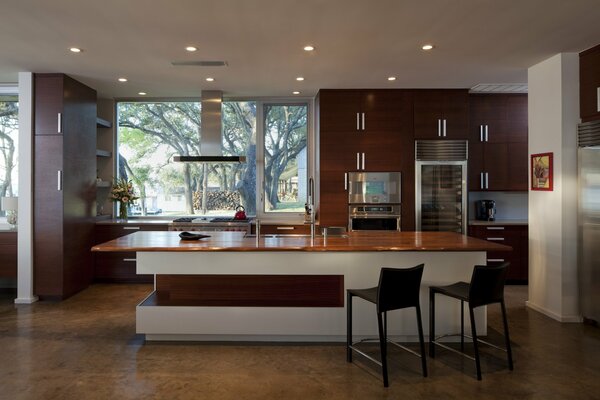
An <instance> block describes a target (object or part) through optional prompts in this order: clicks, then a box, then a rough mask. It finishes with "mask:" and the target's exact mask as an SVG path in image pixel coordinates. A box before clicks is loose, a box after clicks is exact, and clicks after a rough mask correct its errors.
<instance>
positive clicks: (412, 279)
mask: <svg viewBox="0 0 600 400" xmlns="http://www.w3.org/2000/svg"><path fill="white" fill-rule="evenodd" d="M424 266H425V264H420V265H417V266H416V267H412V268H381V273H380V274H379V286H378V287H377V312H385V311H390V310H397V309H399V308H406V307H416V306H418V305H419V292H420V289H421V278H422V277H423V268H424Z"/></svg>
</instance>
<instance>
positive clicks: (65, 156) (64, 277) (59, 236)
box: [33, 74, 96, 298]
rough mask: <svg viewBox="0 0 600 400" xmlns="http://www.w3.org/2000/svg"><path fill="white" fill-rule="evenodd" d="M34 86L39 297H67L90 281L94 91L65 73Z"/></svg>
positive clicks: (48, 76)
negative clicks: (58, 115) (59, 123)
mask: <svg viewBox="0 0 600 400" xmlns="http://www.w3.org/2000/svg"><path fill="white" fill-rule="evenodd" d="M34 81H35V88H34V104H35V117H34V121H35V125H34V132H35V139H34V141H35V146H34V155H33V160H34V162H33V164H34V165H33V170H34V172H33V181H34V190H33V205H34V206H33V225H34V235H33V249H34V260H33V261H34V274H35V294H37V295H39V296H42V297H50V298H66V297H68V296H70V295H72V294H74V293H76V292H78V291H79V290H82V289H84V288H85V287H87V285H88V284H89V283H90V282H91V279H92V265H93V262H92V256H91V252H90V247H91V245H92V242H93V234H94V232H93V229H94V217H95V214H96V212H95V207H94V204H95V198H96V162H95V160H96V91H95V90H94V89H91V88H89V87H87V86H85V85H83V84H82V83H80V82H77V81H76V80H74V79H72V78H70V77H68V76H66V75H63V74H35V78H34ZM57 113H60V114H61V117H60V118H58V117H57ZM59 119H60V122H61V126H60V129H58V128H59V126H58V122H59Z"/></svg>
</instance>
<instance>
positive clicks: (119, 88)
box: [0, 0, 600, 98]
mask: <svg viewBox="0 0 600 400" xmlns="http://www.w3.org/2000/svg"><path fill="white" fill-rule="evenodd" d="M599 3H600V1H599V0H503V1H498V0H370V1H367V0H303V1H299V0H212V1H209V0H152V1H149V0H125V1H123V0H101V1H100V0H98V1H94V2H92V1H81V0H79V1H77V0H52V1H49V0H20V1H14V0H10V1H9V0H0V83H9V82H15V81H16V80H17V72H18V71H33V72H64V73H67V74H69V75H71V76H73V77H75V78H76V79H79V80H81V81H83V82H84V83H87V84H88V85H90V86H92V87H94V88H96V89H97V90H98V92H99V95H100V96H101V97H121V98H122V97H137V92H139V91H145V92H147V93H148V96H152V97H160V96H169V97H185V96H198V95H199V93H200V91H201V90H202V89H221V90H223V91H224V94H225V95H227V96H230V97H231V96H282V95H283V96H287V95H290V94H291V92H292V91H293V90H300V91H302V95H307V96H313V95H315V94H316V92H317V91H318V89H319V88H367V87H368V88H402V87H404V88H407V87H413V88H423V87H472V86H474V85H476V84H479V83H525V82H526V80H527V68H528V67H530V66H531V65H534V64H536V63H538V62H540V61H542V60H544V59H546V58H548V57H550V56H552V55H554V54H556V53H560V52H580V51H582V50H584V49H586V48H589V47H591V46H594V45H596V44H600V6H599V5H600V4H599ZM429 42H431V43H433V44H435V46H436V48H435V49H434V50H433V51H432V52H429V53H426V52H423V51H422V50H421V49H420V47H421V45H422V44H424V43H429ZM306 44H313V45H314V46H316V51H315V52H313V53H312V54H311V53H307V52H305V51H303V50H302V47H303V46H304V45H306ZM187 45H195V46H196V47H198V51H197V52H196V53H188V52H186V51H185V50H184V47H185V46H187ZM71 46H79V47H81V48H83V49H84V52H83V53H80V54H73V53H71V52H69V51H68V48H69V47H71ZM189 60H224V61H227V62H228V63H229V66H228V67H222V68H206V67H204V68H203V67H174V66H172V65H171V61H189ZM390 75H395V76H397V77H398V79H397V80H396V81H395V82H388V81H387V79H386V78H387V77H388V76H390ZM121 76H125V77H127V78H129V82H127V83H125V84H123V83H118V82H117V78H118V77H121ZM207 76H212V77H214V78H215V79H216V80H215V82H212V83H208V82H206V81H205V78H206V77H207ZM297 76H304V77H305V78H306V79H305V81H304V82H297V81H296V80H295V78H296V77H297Z"/></svg>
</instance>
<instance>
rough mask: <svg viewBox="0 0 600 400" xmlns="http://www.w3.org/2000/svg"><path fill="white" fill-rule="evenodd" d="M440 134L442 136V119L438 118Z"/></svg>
mask: <svg viewBox="0 0 600 400" xmlns="http://www.w3.org/2000/svg"><path fill="white" fill-rule="evenodd" d="M438 136H442V120H441V119H438Z"/></svg>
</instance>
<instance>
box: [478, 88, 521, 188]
mask: <svg viewBox="0 0 600 400" xmlns="http://www.w3.org/2000/svg"><path fill="white" fill-rule="evenodd" d="M469 101H470V107H469V109H470V127H469V133H470V137H469V139H470V140H469V163H468V165H469V190H471V191H527V185H528V176H527V171H528V164H527V163H528V159H527V154H528V153H527V152H528V150H527V136H528V122H527V95H526V94H471V95H470V98H469Z"/></svg>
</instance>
